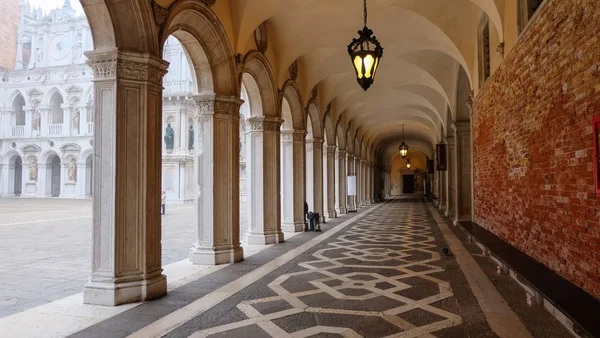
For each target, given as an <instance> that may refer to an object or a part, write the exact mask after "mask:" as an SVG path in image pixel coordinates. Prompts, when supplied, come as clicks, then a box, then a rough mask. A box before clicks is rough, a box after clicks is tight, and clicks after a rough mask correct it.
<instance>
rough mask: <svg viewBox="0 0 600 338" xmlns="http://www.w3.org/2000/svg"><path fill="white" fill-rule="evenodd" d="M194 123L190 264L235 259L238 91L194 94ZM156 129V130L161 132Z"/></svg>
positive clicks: (237, 240) (237, 249)
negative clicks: (193, 217)
mask: <svg viewBox="0 0 600 338" xmlns="http://www.w3.org/2000/svg"><path fill="white" fill-rule="evenodd" d="M194 100H195V102H196V105H197V111H196V115H195V118H194V120H195V125H196V128H194V129H195V130H196V131H197V135H198V136H197V137H196V145H195V147H194V156H195V165H194V177H195V183H196V185H197V190H196V194H197V195H196V199H195V213H196V241H195V242H194V244H193V246H192V249H191V250H190V260H191V261H192V262H193V263H194V264H209V265H217V264H224V263H235V262H239V261H241V260H242V259H243V258H244V254H243V251H242V248H241V247H240V217H239V212H240V204H239V202H240V193H239V180H240V177H239V170H240V156H239V132H240V131H239V119H240V116H239V108H240V105H241V103H242V100H241V99H239V98H237V97H229V96H219V95H217V96H215V95H214V94H209V95H197V96H195V97H194ZM159 135H160V134H159Z"/></svg>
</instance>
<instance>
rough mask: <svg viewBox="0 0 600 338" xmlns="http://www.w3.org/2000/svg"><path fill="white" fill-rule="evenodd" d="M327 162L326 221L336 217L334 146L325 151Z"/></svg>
mask: <svg viewBox="0 0 600 338" xmlns="http://www.w3.org/2000/svg"><path fill="white" fill-rule="evenodd" d="M325 155H326V160H327V173H326V175H327V197H326V198H327V210H325V215H326V216H327V218H328V219H332V218H335V217H337V216H336V214H335V194H336V191H335V186H336V184H335V176H336V175H335V174H336V173H335V145H331V144H328V145H327V150H326V151H325Z"/></svg>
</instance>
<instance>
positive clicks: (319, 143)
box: [313, 138, 323, 147]
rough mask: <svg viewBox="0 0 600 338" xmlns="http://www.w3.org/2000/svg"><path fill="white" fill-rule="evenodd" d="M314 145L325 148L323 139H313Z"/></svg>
mask: <svg viewBox="0 0 600 338" xmlns="http://www.w3.org/2000/svg"><path fill="white" fill-rule="evenodd" d="M313 145H314V146H315V147H322V146H323V139H322V138H313Z"/></svg>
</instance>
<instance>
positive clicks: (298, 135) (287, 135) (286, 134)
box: [281, 129, 307, 142]
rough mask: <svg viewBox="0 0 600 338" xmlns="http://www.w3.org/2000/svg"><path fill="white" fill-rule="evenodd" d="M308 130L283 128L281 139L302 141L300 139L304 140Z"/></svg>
mask: <svg viewBox="0 0 600 338" xmlns="http://www.w3.org/2000/svg"><path fill="white" fill-rule="evenodd" d="M306 134H307V132H306V131H304V130H292V129H289V130H282V131H281V140H282V141H295V142H300V141H304V137H305V136H306Z"/></svg>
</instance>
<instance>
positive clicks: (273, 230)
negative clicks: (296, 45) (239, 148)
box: [241, 51, 284, 245]
mask: <svg viewBox="0 0 600 338" xmlns="http://www.w3.org/2000/svg"><path fill="white" fill-rule="evenodd" d="M241 80H242V86H243V87H244V88H245V89H246V93H247V99H248V101H249V102H248V103H249V106H248V107H249V110H250V111H249V113H250V118H248V119H247V123H246V127H247V134H246V136H247V137H246V147H245V148H246V152H245V154H246V155H247V156H246V168H247V171H246V172H247V175H246V178H247V187H248V198H249V202H248V209H247V210H248V221H249V226H248V228H247V230H246V241H247V242H248V244H259V245H264V244H274V243H280V242H283V240H284V238H283V232H282V231H281V220H280V218H279V210H280V204H279V203H280V196H279V195H280V194H279V193H280V189H279V187H280V177H279V161H280V159H279V156H278V155H279V151H280V150H279V149H280V148H279V145H280V144H279V142H280V140H279V137H280V135H279V128H280V125H281V122H282V121H281V119H280V118H279V115H280V111H279V109H278V107H277V104H278V102H279V100H278V95H277V87H276V85H275V79H274V76H273V71H272V69H271V66H270V65H269V62H268V60H267V58H266V57H265V55H264V54H262V53H259V52H256V51H253V52H250V53H248V54H247V55H246V57H245V59H244V69H243V72H242V76H241Z"/></svg>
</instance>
